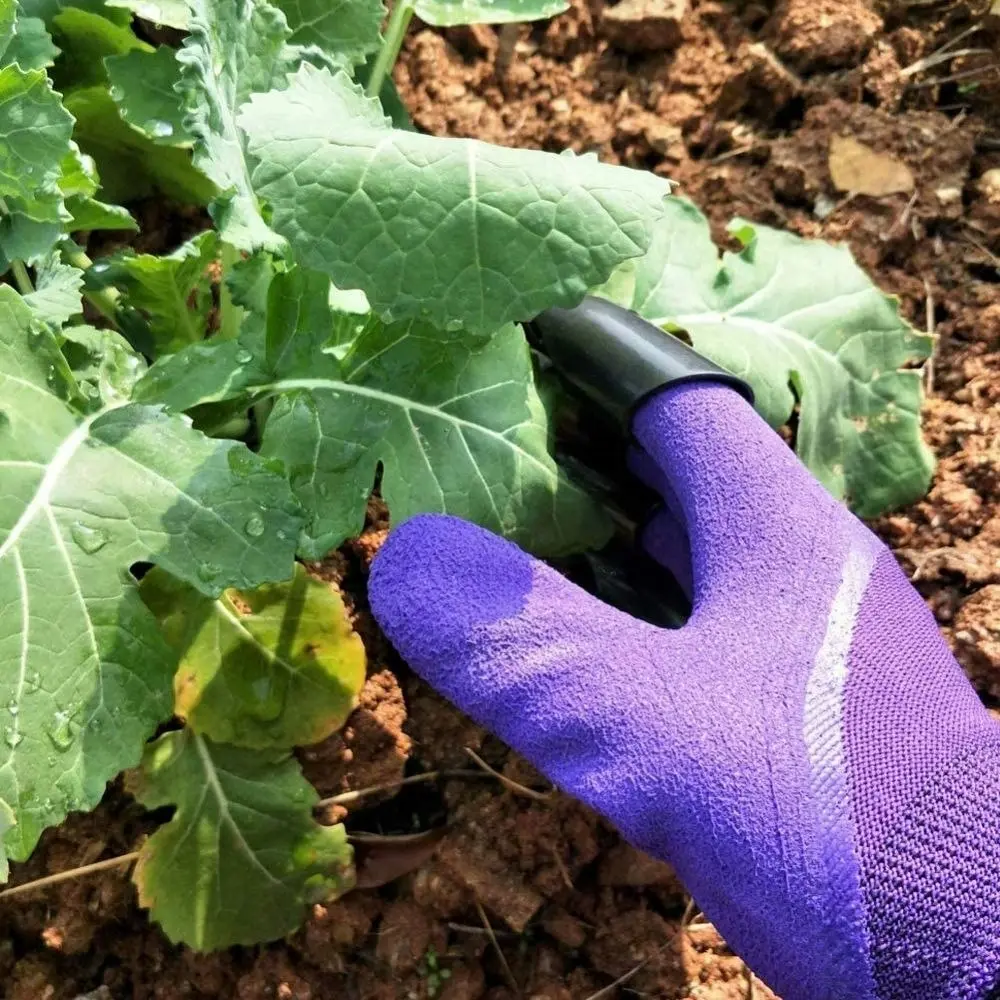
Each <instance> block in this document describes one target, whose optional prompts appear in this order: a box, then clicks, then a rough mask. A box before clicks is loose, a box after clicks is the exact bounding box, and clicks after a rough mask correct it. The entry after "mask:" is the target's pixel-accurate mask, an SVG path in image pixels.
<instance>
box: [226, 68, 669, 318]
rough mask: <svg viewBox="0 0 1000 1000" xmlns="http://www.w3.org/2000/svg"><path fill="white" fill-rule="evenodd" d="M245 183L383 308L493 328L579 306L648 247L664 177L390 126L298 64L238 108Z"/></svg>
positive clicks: (320, 263) (374, 110)
mask: <svg viewBox="0 0 1000 1000" xmlns="http://www.w3.org/2000/svg"><path fill="white" fill-rule="evenodd" d="M240 124H241V126H242V127H243V128H244V129H245V131H246V133H247V135H248V137H249V148H250V151H251V153H252V154H253V156H254V158H255V159H256V161H257V166H256V167H255V168H254V171H253V182H254V186H255V188H256V190H257V191H258V193H259V194H260V195H261V197H263V198H264V199H266V200H267V201H268V202H269V203H270V205H271V208H272V211H273V220H272V225H273V227H274V228H275V229H276V230H277V231H278V232H280V233H281V234H282V235H284V236H285V237H287V239H288V240H289V242H290V244H291V245H292V248H293V249H294V251H295V253H296V256H297V258H298V260H299V261H300V263H303V264H305V265H306V266H307V267H311V268H314V269H316V270H318V271H323V272H324V273H326V274H328V275H330V277H331V278H332V279H333V281H334V283H335V284H336V285H337V287H339V288H360V289H361V290H362V291H364V293H365V294H366V295H367V296H368V300H369V301H370V302H371V304H372V307H373V308H374V309H375V310H376V311H377V312H379V313H380V314H381V315H383V316H384V317H388V316H391V317H392V318H394V319H402V318H404V317H407V316H414V315H419V316H421V317H423V318H426V319H428V320H429V321H431V322H433V323H436V324H438V325H439V326H442V327H448V326H449V325H454V324H456V323H459V322H461V323H462V324H464V325H465V326H466V327H467V328H468V329H470V330H472V331H474V332H491V331H493V330H495V329H497V328H499V327H501V326H503V324H504V323H507V322H510V321H511V320H526V319H530V318H532V317H533V316H534V315H536V314H537V313H538V312H540V311H541V310H543V309H545V308H547V307H549V306H554V305H562V306H569V305H573V304H575V303H576V302H578V301H579V300H580V299H581V298H582V297H583V295H584V294H585V292H586V290H587V289H588V288H590V287H593V286H594V285H598V284H600V283H601V282H603V281H605V280H606V279H607V278H608V276H609V275H610V274H611V272H612V270H613V269H614V268H615V267H616V266H617V265H619V264H620V263H621V262H622V261H623V260H626V259H627V258H629V257H635V256H639V255H640V254H642V253H643V252H644V251H645V249H646V247H647V246H648V244H649V240H650V239H651V237H652V231H653V224H654V223H655V222H656V221H657V220H658V219H660V218H662V216H663V210H664V207H663V202H664V198H665V196H666V195H667V194H668V192H669V186H668V184H667V183H666V182H665V181H663V180H661V179H660V178H658V177H655V176H653V175H652V174H648V173H644V172H640V171H637V170H629V169H627V168H625V167H613V166H608V165H607V164H601V163H598V162H597V160H596V159H594V158H591V157H577V156H556V155H554V154H551V153H542V152H535V151H530V150H515V149H503V148H501V147H498V146H490V145H487V144H486V143H481V142H475V141H473V140H471V139H439V138H434V137H432V136H426V135H419V134H417V133H414V132H406V131H401V130H395V129H393V128H391V127H390V124H389V122H388V120H387V119H386V118H385V117H384V116H383V115H382V112H381V110H380V108H379V105H378V103H377V102H375V101H372V100H370V99H368V98H366V97H365V96H364V95H363V94H362V92H361V90H360V89H359V88H358V87H356V85H355V84H354V83H352V82H351V80H350V78H349V77H348V76H347V75H346V74H345V73H337V74H336V75H331V74H330V73H328V72H326V71H323V70H316V69H314V68H313V67H311V66H303V67H302V68H301V69H300V70H299V71H298V72H297V73H296V74H295V75H294V76H293V77H292V78H291V81H290V85H289V88H288V89H287V90H284V91H275V92H271V93H268V94H259V95H255V96H254V97H252V98H251V100H250V102H249V103H248V104H247V105H246V106H245V108H244V110H243V111H242V113H241V115H240Z"/></svg>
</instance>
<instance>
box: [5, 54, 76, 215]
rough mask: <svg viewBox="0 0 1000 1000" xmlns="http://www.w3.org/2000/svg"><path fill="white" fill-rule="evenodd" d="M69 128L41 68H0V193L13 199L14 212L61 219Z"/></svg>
mask: <svg viewBox="0 0 1000 1000" xmlns="http://www.w3.org/2000/svg"><path fill="white" fill-rule="evenodd" d="M72 131H73V119H72V117H71V116H70V114H69V113H68V112H67V111H66V109H65V108H64V107H63V105H62V102H61V101H60V99H59V95H58V94H57V93H56V92H55V91H54V90H53V89H52V85H51V84H50V83H49V80H48V77H47V76H46V75H45V71H44V70H41V69H34V70H22V69H20V68H19V67H17V66H6V67H4V68H3V69H2V70H0V198H2V199H15V200H16V202H17V213H18V214H20V215H22V216H24V217H26V218H28V219H32V220H34V221H36V222H60V221H61V219H62V197H61V195H60V193H59V188H58V180H59V175H60V172H61V166H62V159H63V157H64V156H65V155H66V154H67V153H68V152H69V149H70V145H69V138H70V135H71V133H72ZM7 207H8V210H10V208H11V206H10V205H8V206H7Z"/></svg>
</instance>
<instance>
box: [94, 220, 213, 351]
mask: <svg viewBox="0 0 1000 1000" xmlns="http://www.w3.org/2000/svg"><path fill="white" fill-rule="evenodd" d="M218 244H219V241H218V237H217V236H216V235H215V233H214V232H212V231H211V230H206V231H205V232H202V233H199V234H198V235H197V236H196V237H194V239H191V240H188V242H187V243H184V244H183V245H182V246H180V247H178V248H177V249H176V250H175V251H174V252H173V253H170V254H164V255H163V256H162V257H158V256H156V255H155V254H131V253H126V254H123V255H122V256H120V257H115V258H110V259H106V260H102V261H100V262H99V264H97V265H95V266H96V267H97V268H98V270H99V274H98V278H97V280H98V281H99V284H100V286H101V287H104V286H106V285H109V284H113V285H115V286H117V287H118V288H119V289H120V290H121V291H123V292H124V293H125V295H126V299H127V303H128V305H129V306H130V307H131V308H133V309H137V310H139V311H140V312H141V313H142V315H143V317H144V318H145V321H146V324H147V326H148V329H149V333H150V336H151V338H152V342H153V344H154V346H155V348H156V351H157V353H158V354H170V353H173V352H174V351H177V350H180V348H182V347H185V346H187V345H188V344H195V343H197V342H198V341H200V340H204V339H205V336H206V333H207V329H208V314H209V311H210V310H211V308H212V286H211V282H210V281H209V278H208V275H207V273H206V272H207V269H208V265H209V264H210V263H211V262H212V261H213V260H214V259H215V255H216V252H217V250H218ZM91 271H93V268H92V269H91Z"/></svg>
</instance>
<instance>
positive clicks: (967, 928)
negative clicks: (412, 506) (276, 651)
mask: <svg viewBox="0 0 1000 1000" xmlns="http://www.w3.org/2000/svg"><path fill="white" fill-rule="evenodd" d="M632 430H633V433H634V435H635V438H636V439H637V441H638V442H639V445H640V447H641V452H640V453H639V454H638V456H637V459H636V467H637V469H638V471H639V472H640V473H641V474H642V475H644V477H645V478H647V480H649V481H651V482H653V483H654V484H655V485H657V487H658V488H659V489H660V491H661V493H662V495H663V497H664V500H665V503H666V508H665V510H664V512H663V513H661V514H660V515H658V517H657V518H656V519H655V520H654V521H653V522H652V523H651V525H650V526H649V528H648V530H647V531H646V533H645V543H646V545H647V548H648V549H649V550H650V551H651V552H652V554H653V555H654V556H656V557H657V558H658V559H660V560H661V561H663V562H665V563H666V564H667V565H668V567H670V568H673V569H674V571H675V573H676V575H678V577H679V578H680V579H682V580H685V581H687V584H688V585H689V586H690V587H691V588H692V598H693V609H694V610H693V613H692V615H691V618H690V620H689V622H688V623H687V624H686V625H685V626H684V627H683V628H681V629H678V630H673V631H669V630H661V629H658V628H655V627H653V626H651V625H648V624H646V623H644V622H641V621H635V620H633V619H631V618H629V617H628V616H627V615H624V614H622V613H621V612H619V611H617V610H615V609H613V608H610V607H608V606H606V605H604V604H602V603H601V602H599V601H598V600H596V599H595V598H593V597H592V596H590V595H588V594H587V593H585V592H584V591H582V590H580V589H579V588H578V587H576V586H574V585H573V584H571V583H569V582H568V581H567V580H565V579H564V578H563V577H561V576H560V575H559V574H557V573H556V572H555V571H554V570H552V569H550V568H548V567H546V566H545V565H543V564H541V563H539V562H537V561H535V560H533V559H532V558H530V557H529V556H527V555H526V554H525V553H523V552H522V551H520V550H519V549H518V548H516V547H514V546H513V545H511V544H509V543H507V542H505V541H503V540H501V539H499V538H497V537H495V536H494V535H492V534H490V533H488V532H486V531H483V530H481V529H479V528H477V527H474V526H473V525H470V524H468V523H465V522H462V521H459V520H456V519H453V518H449V517H443V516H421V517H417V518H413V519H412V520H410V521H408V522H407V523H405V524H403V525H401V526H399V527H398V528H396V529H395V530H394V531H393V532H392V533H391V534H390V537H389V539H388V541H387V542H386V544H385V546H384V547H383V549H382V551H381V553H380V554H379V556H378V557H377V559H376V560H375V563H374V566H373V569H372V575H371V582H370V595H371V603H372V608H373V610H374V612H375V615H376V617H377V619H378V621H379V622H380V624H381V626H382V628H383V629H384V630H385V632H386V634H387V635H388V636H389V638H390V639H391V641H392V642H393V643H394V645H395V646H396V648H397V649H398V650H399V652H400V653H401V654H402V656H403V657H404V658H405V659H406V660H407V661H408V662H409V663H410V664H411V665H412V667H413V668H414V669H415V670H416V671H417V672H418V673H419V674H420V675H421V676H422V677H424V678H425V679H426V680H427V681H428V682H429V683H430V684H432V685H433V686H434V687H436V688H437V689H438V690H439V691H440V692H442V693H443V694H444V695H446V696H447V697H449V698H450V699H451V700H452V701H454V702H455V703H456V704H457V705H458V706H459V707H460V708H462V709H463V710H464V711H465V712H467V713H468V714H469V715H471V716H472V717H473V718H474V719H476V720H477V721H478V722H479V723H481V724H482V725H484V726H486V727H488V728H489V729H491V730H492V731H493V732H494V733H496V734H497V735H498V736H500V737H502V738H503V739H504V740H505V741H506V742H507V743H509V744H510V746H512V747H513V748H514V749H515V750H517V751H518V752H520V753H521V754H523V755H524V756H525V757H527V758H528V759H529V760H530V761H531V762H532V763H533V764H534V765H535V766H536V767H538V768H539V769H540V770H541V771H542V772H544V773H545V774H546V775H547V776H548V777H549V778H550V779H551V780H552V781H553V782H555V783H556V784H557V785H558V786H559V787H561V788H562V789H564V790H565V791H566V792H568V793H570V794H572V795H574V796H576V797H578V798H580V799H582V800H583V801H584V802H586V803H588V804H589V805H590V806H592V807H593V808H594V809H596V810H597V811H598V812H600V813H601V814H603V815H604V816H605V817H606V818H607V819H608V820H609V821H610V822H611V823H613V824H614V825H615V826H616V827H617V828H618V829H619V830H620V831H621V833H622V834H623V835H624V836H625V837H626V838H627V839H628V840H629V841H631V842H632V843H633V844H635V845H636V846H637V847H639V848H641V849H643V850H645V851H647V852H649V853H651V854H653V855H656V856H658V857H660V858H663V859H665V860H667V861H668V862H670V863H671V864H672V865H673V866H674V868H675V869H676V871H677V873H678V874H679V876H680V877H681V878H682V879H683V881H684V883H685V884H686V886H687V888H688V889H689V890H690V892H691V893H692V895H693V896H694V898H695V900H696V901H697V903H698V905H699V906H700V907H701V908H702V910H703V911H704V913H705V914H706V915H707V917H708V918H709V919H710V920H711V921H712V922H713V923H714V924H715V925H716V927H717V928H718V929H719V931H720V932H721V933H722V934H723V935H724V936H725V938H726V940H727V941H728V942H729V944H730V946H731V947H732V948H733V949H734V950H735V951H736V952H737V953H738V954H739V955H741V956H742V957H743V958H744V959H745V960H746V961H747V963H748V964H749V965H750V966H751V968H753V969H754V970H755V971H756V972H757V973H758V974H759V975H760V976H761V977H762V978H763V979H764V980H765V981H766V982H767V983H768V984H769V985H770V986H771V987H772V988H773V989H775V990H776V991H777V992H778V993H779V994H780V995H781V996H782V997H783V998H784V1000H834V998H836V1000H982V998H984V997H986V996H987V995H988V993H989V992H990V990H991V989H994V988H996V987H997V983H998V979H1000V726H998V725H997V724H996V723H995V722H994V721H993V720H992V719H991V717H990V716H989V715H988V713H987V712H986V711H985V709H984V708H983V707H982V705H981V704H980V702H979V700H978V698H977V697H976V694H975V692H974V691H973V689H972V687H971V686H970V684H969V683H968V681H967V680H966V678H965V676H964V675H963V673H962V671H961V669H960V667H959V665H958V664H957V663H956V661H955V659H954V658H953V657H952V655H951V653H950V652H949V650H948V648H947V646H946V645H945V643H944V642H943V641H942V639H941V636H940V634H939V632H938V630H937V627H936V625H935V622H934V619H933V617H932V616H931V614H930V612H929V611H928V609H927V607H926V606H925V604H924V602H923V601H922V600H921V598H920V596H919V595H918V594H917V593H916V591H915V590H914V589H913V588H912V587H911V585H910V584H909V582H908V581H907V579H906V577H905V576H904V575H903V573H902V572H901V571H900V570H899V569H898V567H897V565H896V562H895V560H894V558H893V556H892V553H891V552H890V551H889V550H888V549H887V548H886V547H885V546H884V545H882V544H881V543H880V542H879V541H878V539H877V538H876V537H875V536H874V535H873V534H872V533H871V532H869V531H868V530H867V529H866V528H865V527H864V525H862V524H861V523H860V522H859V521H858V520H857V519H856V518H855V517H854V516H853V515H851V514H850V513H849V512H848V511H847V510H846V509H845V508H843V507H842V506H841V505H840V504H838V503H836V502H835V501H834V500H833V499H832V498H831V497H830V496H829V495H828V494H827V493H826V492H825V491H824V490H823V488H822V487H821V486H820V485H819V484H818V483H817V482H816V481H815V480H814V479H813V478H812V476H811V475H810V474H809V473H808V472H807V471H806V469H805V468H804V467H803V466H802V465H801V464H800V463H799V461H798V460H797V458H796V457H795V455H794V454H793V453H792V452H791V451H790V449H788V448H787V447H786V446H785V444H784V443H783V442H782V441H781V439H780V438H779V437H778V436H777V435H776V434H775V433H774V432H773V431H771V430H770V428H768V427H767V425H766V424H765V423H764V422H763V421H762V420H761V419H760V418H759V417H758V416H757V415H756V414H755V412H754V411H753V409H752V408H751V407H750V406H749V405H748V404H747V403H746V402H745V401H744V400H743V399H742V398H740V396H738V395H737V394H736V393H735V392H733V391H732V390H731V389H729V388H725V387H723V386H721V385H711V384H707V385H706V384H688V385H680V386H675V387H673V388H668V389H666V390H664V391H662V392H661V393H659V394H658V395H655V396H653V397H652V398H651V399H649V400H648V401H647V402H645V403H644V404H643V405H642V406H641V408H640V409H639V410H638V412H637V414H636V415H635V418H634V420H633V424H632Z"/></svg>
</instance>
